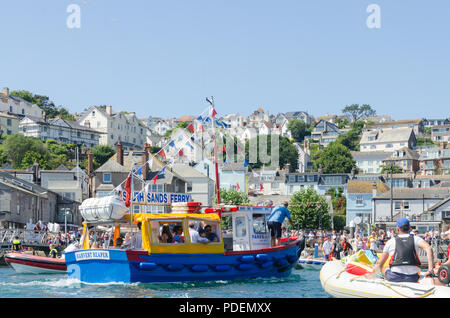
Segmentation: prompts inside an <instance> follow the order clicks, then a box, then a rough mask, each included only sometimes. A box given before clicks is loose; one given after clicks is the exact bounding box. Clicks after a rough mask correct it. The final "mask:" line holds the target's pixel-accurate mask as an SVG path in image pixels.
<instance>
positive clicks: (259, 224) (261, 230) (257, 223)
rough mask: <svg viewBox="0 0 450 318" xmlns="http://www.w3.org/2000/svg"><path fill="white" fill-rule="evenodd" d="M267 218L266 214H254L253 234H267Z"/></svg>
mask: <svg viewBox="0 0 450 318" xmlns="http://www.w3.org/2000/svg"><path fill="white" fill-rule="evenodd" d="M266 233H267V226H266V216H265V215H264V214H253V234H266Z"/></svg>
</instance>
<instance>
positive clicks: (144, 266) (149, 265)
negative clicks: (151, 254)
mask: <svg viewBox="0 0 450 318" xmlns="http://www.w3.org/2000/svg"><path fill="white" fill-rule="evenodd" d="M156 266H157V265H156V264H155V263H147V262H141V263H139V268H140V269H142V270H145V271H151V270H153V269H155V268H156Z"/></svg>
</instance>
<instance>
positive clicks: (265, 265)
mask: <svg viewBox="0 0 450 318" xmlns="http://www.w3.org/2000/svg"><path fill="white" fill-rule="evenodd" d="M259 266H260V267H261V268H268V267H272V266H273V262H272V261H267V262H264V263H262V264H261V265H259Z"/></svg>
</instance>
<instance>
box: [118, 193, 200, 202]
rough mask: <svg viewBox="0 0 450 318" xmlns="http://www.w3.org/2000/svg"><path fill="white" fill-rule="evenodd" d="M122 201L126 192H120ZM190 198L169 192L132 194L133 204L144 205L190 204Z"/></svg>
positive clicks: (189, 196) (188, 195)
mask: <svg viewBox="0 0 450 318" xmlns="http://www.w3.org/2000/svg"><path fill="white" fill-rule="evenodd" d="M122 200H123V201H124V202H125V201H126V192H125V191H124V192H122ZM191 201H192V196H191V195H190V194H186V193H171V192H136V191H135V192H134V195H133V203H134V204H145V205H171V204H172V203H179V202H191Z"/></svg>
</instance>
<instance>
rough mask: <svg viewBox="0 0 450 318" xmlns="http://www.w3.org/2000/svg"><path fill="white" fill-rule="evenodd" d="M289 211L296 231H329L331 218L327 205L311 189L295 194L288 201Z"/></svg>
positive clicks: (322, 198)
mask: <svg viewBox="0 0 450 318" xmlns="http://www.w3.org/2000/svg"><path fill="white" fill-rule="evenodd" d="M289 211H290V213H291V217H292V221H293V222H294V224H295V228H297V229H305V228H314V229H329V228H330V227H331V217H330V214H329V213H328V203H327V201H326V200H325V198H324V197H323V196H321V195H319V194H318V193H317V192H316V190H314V189H313V188H310V187H308V188H306V189H303V190H301V191H298V192H295V193H294V194H293V195H292V197H291V200H290V201H289Z"/></svg>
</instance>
